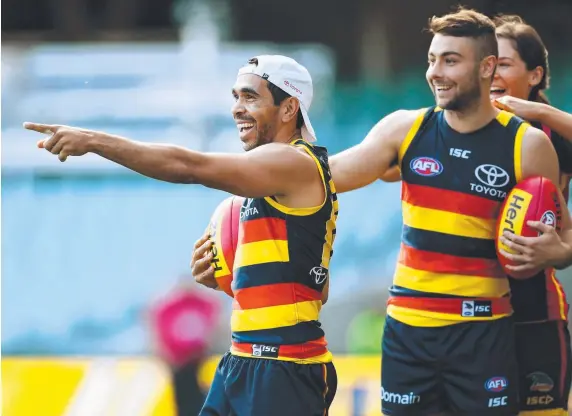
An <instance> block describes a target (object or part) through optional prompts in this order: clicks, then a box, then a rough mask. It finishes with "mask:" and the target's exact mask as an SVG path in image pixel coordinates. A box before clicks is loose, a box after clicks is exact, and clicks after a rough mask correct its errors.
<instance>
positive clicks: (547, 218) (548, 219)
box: [540, 211, 556, 228]
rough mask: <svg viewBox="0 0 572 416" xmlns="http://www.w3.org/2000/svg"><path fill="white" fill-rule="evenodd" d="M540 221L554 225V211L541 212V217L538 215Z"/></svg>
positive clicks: (553, 226)
mask: <svg viewBox="0 0 572 416" xmlns="http://www.w3.org/2000/svg"><path fill="white" fill-rule="evenodd" d="M540 222H541V223H543V224H546V225H548V226H550V227H552V228H555V227H556V214H554V212H552V211H546V212H545V213H544V214H542V217H540Z"/></svg>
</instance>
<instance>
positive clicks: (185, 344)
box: [148, 284, 220, 416]
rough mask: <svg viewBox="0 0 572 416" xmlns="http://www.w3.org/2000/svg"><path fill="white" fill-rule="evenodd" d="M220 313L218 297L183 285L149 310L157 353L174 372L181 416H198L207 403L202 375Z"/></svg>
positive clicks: (173, 378) (178, 410)
mask: <svg viewBox="0 0 572 416" xmlns="http://www.w3.org/2000/svg"><path fill="white" fill-rule="evenodd" d="M219 313H220V310H219V305H218V301H217V299H216V298H213V296H210V295H207V294H206V293H204V292H203V291H201V290H196V289H195V290H189V288H188V287H187V285H183V284H178V285H176V286H175V287H174V288H172V289H171V290H170V291H169V292H168V293H167V294H166V295H165V296H162V297H160V298H159V299H158V300H156V301H155V302H154V303H153V304H152V306H151V308H150V309H149V314H148V315H149V324H150V327H151V328H150V329H151V332H152V336H153V344H154V349H155V353H156V354H157V356H158V357H159V358H160V359H161V360H162V361H163V362H164V363H165V364H166V365H167V367H168V368H169V370H170V372H171V376H172V386H173V393H174V399H175V407H176V410H177V415H178V416H189V415H198V414H199V412H200V410H201V408H202V406H203V403H204V401H205V394H204V393H203V391H202V389H201V386H200V384H199V377H198V373H199V369H200V367H201V365H202V364H203V362H204V360H205V359H206V357H207V354H208V351H209V346H210V341H211V337H212V335H213V332H214V330H215V328H216V322H217V321H218V318H219Z"/></svg>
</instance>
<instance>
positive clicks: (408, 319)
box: [387, 305, 510, 327]
mask: <svg viewBox="0 0 572 416" xmlns="http://www.w3.org/2000/svg"><path fill="white" fill-rule="evenodd" d="M419 312H420V311H418V310H415V309H410V308H405V307H403V306H396V305H389V306H388V307H387V315H389V316H391V317H392V318H393V319H395V320H397V321H399V322H403V323H404V324H406V325H411V326H423V327H438V326H447V325H454V324H461V323H464V322H465V323H466V322H469V320H461V319H459V318H460V315H455V314H449V313H443V312H431V311H422V314H420V313H419ZM509 315H510V314H504V315H503V314H499V315H495V316H482V317H481V316H479V321H492V320H496V319H499V318H504V317H505V316H509Z"/></svg>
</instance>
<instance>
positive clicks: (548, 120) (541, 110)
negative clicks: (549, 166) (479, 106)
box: [494, 95, 572, 173]
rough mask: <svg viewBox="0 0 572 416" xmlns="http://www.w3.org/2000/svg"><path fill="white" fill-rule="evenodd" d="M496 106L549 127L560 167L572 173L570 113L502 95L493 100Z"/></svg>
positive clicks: (571, 122)
mask: <svg viewBox="0 0 572 416" xmlns="http://www.w3.org/2000/svg"><path fill="white" fill-rule="evenodd" d="M494 103H495V104H496V105H497V107H499V108H501V109H503V110H507V111H510V112H511V113H514V114H516V115H517V116H519V117H522V118H523V119H525V120H529V121H536V122H539V123H541V124H543V125H545V126H546V127H548V128H550V130H552V131H553V132H555V133H557V134H558V135H557V136H555V137H554V136H553V137H552V143H553V144H554V147H555V149H556V152H557V153H558V158H559V160H560V169H562V170H563V171H564V172H567V173H572V114H569V113H567V112H565V111H562V110H559V109H558V108H556V107H553V106H551V105H549V104H544V103H540V102H536V101H528V100H522V99H520V98H516V97H511V96H508V95H506V96H504V97H501V98H499V99H497V100H495V101H494Z"/></svg>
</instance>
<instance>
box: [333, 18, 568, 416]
mask: <svg viewBox="0 0 572 416" xmlns="http://www.w3.org/2000/svg"><path fill="white" fill-rule="evenodd" d="M429 31H430V32H431V33H432V34H433V39H432V42H431V45H430V47H429V51H428V68H427V74H426V77H427V82H428V84H429V87H430V88H431V90H432V92H433V94H434V96H435V101H436V104H437V105H436V106H435V107H431V108H428V109H423V110H421V111H406V110H400V111H397V112H395V113H392V114H390V115H388V116H387V117H385V118H383V119H382V120H381V121H380V122H379V123H378V124H377V125H376V126H374V127H373V129H372V130H371V131H370V133H369V134H368V135H367V137H366V138H365V139H364V140H363V141H362V143H360V144H358V145H357V146H354V147H353V148H351V149H348V150H346V151H344V152H342V153H340V154H338V155H335V156H333V157H332V158H331V159H330V163H331V169H332V177H333V179H334V181H335V183H336V188H337V190H338V192H346V191H350V190H352V189H357V188H361V187H363V186H366V185H368V184H370V183H372V182H374V181H376V180H377V179H380V178H384V176H385V175H386V174H387V173H388V169H389V168H390V167H391V166H393V165H394V164H397V165H398V166H399V169H400V170H401V175H402V181H403V182H402V211H403V233H402V244H401V251H400V254H399V257H398V262H397V265H396V270H395V274H394V278H393V285H392V286H391V288H390V298H389V301H388V308H387V318H386V321H385V329H384V335H383V343H382V357H383V360H382V375H381V384H382V386H381V402H382V410H383V413H384V414H386V415H392V416H408V415H416V416H434V415H444V414H446V415H470V416H472V415H474V416H476V415H483V416H484V415H488V416H492V415H495V416H496V415H498V416H501V415H502V416H509V415H516V414H517V413H518V372H517V363H516V356H515V348H514V326H513V319H512V316H511V315H512V308H511V304H510V298H509V292H510V290H509V284H508V279H507V277H506V275H505V274H504V272H503V270H502V269H501V267H500V264H499V262H498V260H497V255H496V250H495V230H496V220H497V217H498V212H499V207H500V205H501V203H502V202H503V200H504V198H505V197H506V194H507V192H508V191H509V190H510V189H512V188H513V187H514V186H515V185H516V183H517V182H518V181H520V180H521V179H525V178H528V177H532V176H537V175H538V176H544V177H547V178H549V179H550V180H552V181H553V182H554V183H558V179H559V169H558V158H557V156H556V152H555V150H554V148H553V146H552V144H551V143H550V141H549V140H548V138H547V137H546V135H545V134H544V133H543V132H542V131H540V130H538V129H536V128H533V127H531V126H530V125H529V124H527V123H525V122H524V121H523V120H522V119H520V118H519V117H516V116H514V115H513V114H510V113H508V112H505V111H499V110H498V109H495V108H494V107H493V105H492V103H491V101H490V98H489V93H490V88H491V83H492V79H493V75H494V72H495V67H496V63H497V57H498V43H497V40H496V37H495V25H494V23H493V22H492V21H491V20H490V19H489V18H488V17H486V16H484V15H482V14H480V13H478V12H476V11H472V10H466V9H460V10H459V11H458V12H455V13H451V14H448V15H445V16H441V17H433V18H432V19H431V20H430V22H429ZM560 197H561V196H560ZM561 201H562V205H563V206H564V209H565V210H566V208H565V204H564V203H563V199H562V197H561ZM563 223H564V224H563V231H562V233H561V235H560V236H558V234H556V232H555V231H554V230H553V229H552V228H550V227H544V226H543V224H536V225H534V226H535V227H537V228H538V229H539V231H540V232H542V233H543V235H542V236H541V237H538V238H539V239H542V240H543V243H542V244H540V242H538V244H536V245H537V246H540V245H544V246H545V247H549V248H550V252H552V253H555V254H554V256H553V257H552V258H551V259H550V260H548V258H547V257H546V256H542V255H537V254H538V253H536V252H534V250H529V249H528V247H527V248H526V249H527V253H531V254H529V256H528V257H527V258H529V259H528V260H527V263H529V264H527V266H530V265H531V264H532V265H533V267H536V268H538V269H541V268H543V267H545V266H547V265H548V264H553V265H560V267H564V265H567V264H569V262H570V260H571V259H572V257H571V256H572V246H571V241H572V240H571V237H572V234H571V224H570V219H569V217H568V212H565V213H563ZM511 238H512V237H511ZM519 252H522V250H521V251H519ZM556 253H558V255H556ZM532 259H534V261H533V260H532ZM519 260H520V259H519Z"/></svg>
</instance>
